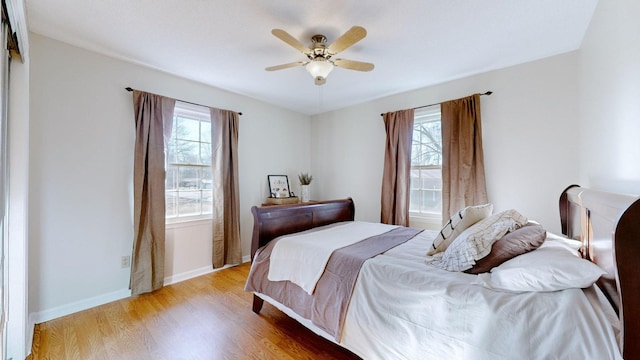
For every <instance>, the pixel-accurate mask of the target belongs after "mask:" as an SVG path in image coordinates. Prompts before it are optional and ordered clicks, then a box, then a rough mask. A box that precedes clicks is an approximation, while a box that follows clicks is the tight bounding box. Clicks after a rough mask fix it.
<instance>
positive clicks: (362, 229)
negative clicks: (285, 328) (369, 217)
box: [269, 221, 398, 295]
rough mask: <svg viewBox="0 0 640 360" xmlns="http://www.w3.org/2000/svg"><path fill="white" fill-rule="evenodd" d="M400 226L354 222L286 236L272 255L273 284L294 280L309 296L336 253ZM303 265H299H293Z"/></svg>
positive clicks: (271, 278) (270, 268) (270, 275)
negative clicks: (337, 250)
mask: <svg viewBox="0 0 640 360" xmlns="http://www.w3.org/2000/svg"><path fill="white" fill-rule="evenodd" d="M397 227H398V226H397V225H387V224H381V223H370V222H362V221H351V222H345V223H340V224H337V225H335V226H331V227H328V228H325V229H323V230H322V231H321V232H320V231H310V232H304V233H298V234H295V235H290V236H283V237H281V238H280V239H279V240H278V243H277V244H276V246H274V248H273V251H272V252H271V264H270V266H269V280H270V281H283V280H287V281H291V282H292V283H294V284H296V285H298V286H300V287H301V288H302V289H304V291H306V292H307V293H308V294H309V295H311V294H313V291H314V289H315V287H316V284H317V283H318V280H319V279H320V276H322V273H323V272H324V269H325V268H326V267H327V262H328V261H329V258H330V257H331V254H332V253H333V251H334V250H336V249H340V248H343V247H345V246H349V245H351V244H354V243H356V242H358V241H361V240H363V239H367V238H369V237H372V236H376V235H380V234H383V233H385V232H388V231H391V230H392V229H394V228H397ZM292 264H300V266H292Z"/></svg>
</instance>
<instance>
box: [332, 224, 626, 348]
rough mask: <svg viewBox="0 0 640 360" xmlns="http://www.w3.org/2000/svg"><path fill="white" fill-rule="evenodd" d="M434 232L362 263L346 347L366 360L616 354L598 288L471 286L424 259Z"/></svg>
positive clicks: (610, 317)
mask: <svg viewBox="0 0 640 360" xmlns="http://www.w3.org/2000/svg"><path fill="white" fill-rule="evenodd" d="M434 236H435V233H434V232H423V233H422V234H420V235H418V236H416V237H415V238H414V239H412V240H410V241H408V242H407V243H405V244H402V245H400V246H397V247H396V248H394V249H391V250H389V251H387V252H386V253H384V254H381V255H378V256H376V257H374V258H372V259H370V260H368V261H367V262H365V264H364V265H363V267H362V269H361V271H360V275H359V278H358V282H357V284H356V287H355V290H354V293H353V297H352V299H351V303H350V306H349V311H348V313H347V318H346V322H345V328H344V333H343V338H342V344H343V345H344V346H345V347H347V348H348V349H350V350H351V351H353V352H354V353H356V354H358V355H359V356H361V357H363V358H365V359H621V356H620V353H619V350H618V346H617V343H616V326H617V318H616V316H615V313H613V310H612V309H611V308H610V306H609V304H608V303H606V299H604V296H602V294H601V293H600V292H599V290H597V288H595V287H591V288H589V289H585V290H582V289H567V290H563V291H555V292H545V293H541V292H538V293H524V294H511V293H504V292H497V291H494V290H490V289H487V288H484V287H481V286H478V285H470V283H472V282H473V281H474V280H475V279H476V276H475V275H470V274H466V273H461V272H449V271H446V270H441V269H438V268H435V267H431V266H429V265H425V263H424V253H425V252H424V249H428V248H429V245H430V244H431V239H432V238H433V237H434ZM549 241H553V240H549ZM561 251H565V250H561ZM603 299H604V300H603ZM600 300H602V301H603V304H605V305H606V306H604V307H602V306H601V302H600ZM612 322H613V324H612Z"/></svg>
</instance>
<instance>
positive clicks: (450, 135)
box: [441, 94, 488, 224]
mask: <svg viewBox="0 0 640 360" xmlns="http://www.w3.org/2000/svg"><path fill="white" fill-rule="evenodd" d="M441 111H442V223H443V224H444V223H446V222H447V221H448V220H449V218H450V217H451V215H452V214H453V213H455V212H457V211H458V210H460V209H462V208H464V207H465V206H469V205H479V204H485V203H487V202H488V200H487V186H486V183H485V177H484V155H483V151H482V126H481V122H480V95H479V94H475V95H472V96H469V97H466V98H462V99H457V100H451V101H447V102H444V103H442V104H441Z"/></svg>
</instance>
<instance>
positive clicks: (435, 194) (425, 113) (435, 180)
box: [409, 105, 442, 214]
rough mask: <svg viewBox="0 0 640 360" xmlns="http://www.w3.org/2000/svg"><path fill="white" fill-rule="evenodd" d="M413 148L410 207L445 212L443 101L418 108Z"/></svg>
mask: <svg viewBox="0 0 640 360" xmlns="http://www.w3.org/2000/svg"><path fill="white" fill-rule="evenodd" d="M414 116H415V118H414V123H413V143H412V149H411V198H410V203H409V211H410V212H411V213H417V214H440V213H441V212H442V123H441V122H440V105H434V106H430V107H427V108H425V109H419V110H416V112H415V115H414Z"/></svg>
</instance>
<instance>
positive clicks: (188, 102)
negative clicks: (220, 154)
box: [124, 87, 242, 115]
mask: <svg viewBox="0 0 640 360" xmlns="http://www.w3.org/2000/svg"><path fill="white" fill-rule="evenodd" d="M124 89H125V90H127V91H129V92H131V91H133V89H132V88H130V87H126V88H124ZM176 100H177V101H180V102H183V103H187V104H191V105H196V106H206V105H202V104H196V103H194V102H191V101H184V100H180V99H176ZM207 107H208V106H207ZM238 115H242V113H241V112H239V113H238Z"/></svg>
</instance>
